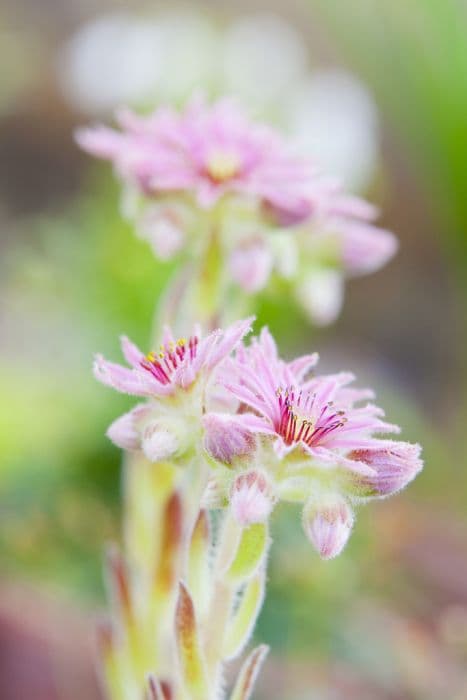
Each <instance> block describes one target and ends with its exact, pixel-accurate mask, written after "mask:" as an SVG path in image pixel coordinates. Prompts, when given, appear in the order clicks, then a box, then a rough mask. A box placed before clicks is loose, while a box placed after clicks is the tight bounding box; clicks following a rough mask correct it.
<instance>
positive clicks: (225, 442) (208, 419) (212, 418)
mask: <svg viewBox="0 0 467 700" xmlns="http://www.w3.org/2000/svg"><path fill="white" fill-rule="evenodd" d="M203 426H204V430H205V433H204V447H205V449H206V451H207V452H208V454H210V455H211V457H214V459H217V460H218V461H219V462H224V463H225V464H231V463H232V461H233V460H234V459H235V458H237V457H245V456H247V455H249V454H250V453H252V452H253V450H254V448H255V439H254V437H253V435H252V434H251V432H250V431H249V430H247V429H246V428H245V427H244V426H243V425H242V424H241V423H240V421H239V420H238V419H237V418H235V417H234V416H229V415H227V414H222V413H208V414H207V415H206V416H205V417H204V418H203Z"/></svg>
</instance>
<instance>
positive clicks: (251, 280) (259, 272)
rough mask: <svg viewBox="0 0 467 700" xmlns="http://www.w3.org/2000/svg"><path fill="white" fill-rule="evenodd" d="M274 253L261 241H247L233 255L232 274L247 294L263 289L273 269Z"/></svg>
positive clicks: (231, 262)
mask: <svg viewBox="0 0 467 700" xmlns="http://www.w3.org/2000/svg"><path fill="white" fill-rule="evenodd" d="M272 262H273V258H272V253H271V250H270V248H269V247H268V246H267V245H266V243H265V242H264V241H262V240H261V239H253V240H251V241H246V242H244V243H243V244H241V245H240V246H238V248H235V250H234V251H233V252H232V253H231V255H230V259H229V267H230V274H231V276H232V278H233V279H234V280H235V282H237V284H238V285H239V286H240V287H241V288H242V289H243V290H244V291H245V292H247V293H249V294H253V293H254V292H258V291H260V290H261V289H263V288H264V287H265V286H266V284H267V281H268V279H269V275H270V274H271V269H272Z"/></svg>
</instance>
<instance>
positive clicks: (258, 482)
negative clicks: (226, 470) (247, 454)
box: [230, 469, 274, 527]
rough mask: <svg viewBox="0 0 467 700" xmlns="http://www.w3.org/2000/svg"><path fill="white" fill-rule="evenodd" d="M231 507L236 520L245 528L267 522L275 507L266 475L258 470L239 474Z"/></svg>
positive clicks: (233, 490) (234, 486)
mask: <svg viewBox="0 0 467 700" xmlns="http://www.w3.org/2000/svg"><path fill="white" fill-rule="evenodd" d="M230 505H231V508H232V513H233V515H234V517H235V519H236V520H237V521H238V522H239V523H240V525H243V526H244V527H246V526H248V525H252V524H253V523H262V522H265V521H266V520H267V519H268V518H269V516H270V514H271V511H272V508H273V505H274V500H273V497H272V494H271V488H270V485H269V481H268V479H267V477H266V476H265V474H263V472H261V471H259V470H257V469H255V470H251V471H248V472H243V473H242V474H239V476H237V478H236V479H235V481H234V483H233V486H232V492H231V499H230Z"/></svg>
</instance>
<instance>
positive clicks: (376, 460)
mask: <svg viewBox="0 0 467 700" xmlns="http://www.w3.org/2000/svg"><path fill="white" fill-rule="evenodd" d="M420 452H421V448H420V445H411V444H410V443H408V442H391V441H387V442H385V443H384V444H383V445H382V446H378V447H375V448H374V449H373V448H370V449H365V450H354V451H353V452H352V453H351V455H350V457H351V459H355V460H358V461H359V462H364V463H365V464H368V466H370V467H371V468H372V469H374V470H375V475H374V476H365V477H364V478H363V480H362V486H363V489H365V488H368V489H369V490H370V491H371V492H372V493H371V494H370V495H375V493H376V495H380V496H389V495H390V494H392V493H396V491H400V490H401V489H403V488H404V487H405V486H407V484H408V483H409V482H410V481H412V479H413V478H414V477H415V476H416V475H417V474H418V472H419V471H420V470H421V469H422V467H423V462H422V460H421V459H420ZM364 493H365V492H364Z"/></svg>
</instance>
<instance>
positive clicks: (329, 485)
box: [218, 328, 422, 559]
mask: <svg viewBox="0 0 467 700" xmlns="http://www.w3.org/2000/svg"><path fill="white" fill-rule="evenodd" d="M317 360H318V358H317V355H316V354H313V355H305V356H303V357H299V358H297V359H295V360H292V361H291V362H285V361H284V360H282V359H281V358H280V357H279V355H278V352H277V348H276V345H275V342H274V340H273V338H272V336H271V335H270V333H269V332H268V330H267V329H264V328H263V330H262V332H261V334H260V337H259V338H253V340H252V341H251V343H250V345H249V346H245V345H244V344H240V345H239V346H238V347H237V349H236V351H235V354H234V357H232V358H228V359H227V360H226V361H225V363H224V364H223V365H222V368H221V370H220V373H219V376H218V380H219V381H220V382H221V383H222V385H223V386H224V387H225V388H226V390H227V391H230V392H231V393H232V395H233V396H234V397H235V398H236V399H237V401H238V410H237V414H236V416H235V417H236V420H237V421H238V424H241V425H242V426H243V427H244V428H245V429H247V430H249V431H250V432H251V434H252V435H257V436H258V441H257V448H256V452H255V453H254V454H252V455H251V456H250V459H251V463H252V465H255V464H258V465H261V469H264V472H265V475H267V478H268V483H269V484H270V486H268V491H267V492H268V495H269V494H270V493H271V492H272V490H273V492H274V497H275V498H280V499H282V500H288V501H294V502H299V503H305V504H306V505H305V507H304V511H303V525H304V528H305V532H306V534H307V536H308V537H309V539H310V540H311V542H312V543H313V545H314V546H315V547H316V549H317V550H318V552H319V553H320V555H321V556H322V557H323V558H324V559H330V558H332V557H334V556H337V554H339V553H340V552H341V551H342V549H343V548H344V546H345V543H346V542H347V539H348V537H349V535H350V532H351V529H352V525H353V511H352V505H353V504H354V503H358V502H360V501H362V500H365V499H368V498H371V497H375V496H384V495H389V494H391V493H394V492H395V491H397V490H399V489H401V488H403V487H404V486H405V485H406V484H407V483H408V482H409V481H411V479H413V478H414V477H415V475H416V474H417V473H418V472H419V471H420V469H421V468H422V461H421V459H420V447H419V446H418V445H410V444H408V443H405V442H398V441H397V442H396V441H391V440H388V439H384V438H383V437H379V436H380V435H382V434H384V433H391V432H398V431H399V428H398V427H397V426H394V425H391V424H389V423H387V422H385V421H384V420H383V418H382V416H383V412H382V410H381V409H380V408H378V407H377V406H375V405H373V404H372V403H368V400H369V399H372V398H373V392H372V391H371V390H368V389H358V388H353V387H352V386H351V383H352V381H353V379H354V377H353V375H352V374H350V373H348V372H341V373H339V374H330V375H322V376H319V375H311V376H310V377H308V374H309V372H310V370H312V369H314V368H315V366H316V364H317ZM252 471H253V468H252ZM237 478H240V477H237ZM223 480H225V475H220V477H219V478H218V481H219V485H218V490H219V492H220V493H223V491H222V488H223ZM234 483H235V481H234ZM248 486H249V487H250V485H249V484H248ZM256 486H257V484H256V485H255V490H253V491H251V490H249V488H247V486H246V485H245V484H244V483H243V482H242V483H240V484H239V487H238V488H237V491H236V490H235V489H234V488H232V490H231V495H230V502H231V507H232V508H234V507H235V509H237V510H238V509H240V511H239V512H240V515H239V516H238V517H239V518H242V517H243V518H244V519H245V520H248V515H246V514H245V513H243V511H242V510H241V509H242V508H244V509H245V512H246V513H249V512H250V511H249V508H250V505H251V504H253V505H251V508H252V509H253V510H254V509H255V507H256V506H258V511H259V510H260V507H259V505H258V504H259V503H260V497H259V495H258V493H257V488H256ZM240 487H241V488H240ZM251 488H253V487H251ZM265 492H266V491H265ZM234 499H235V501H234Z"/></svg>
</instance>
